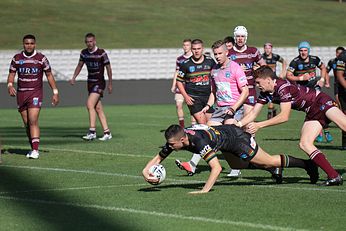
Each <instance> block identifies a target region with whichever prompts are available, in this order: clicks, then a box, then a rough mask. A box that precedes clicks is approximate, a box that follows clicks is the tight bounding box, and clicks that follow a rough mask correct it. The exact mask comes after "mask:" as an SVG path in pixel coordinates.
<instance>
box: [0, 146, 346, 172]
mask: <svg viewBox="0 0 346 231" xmlns="http://www.w3.org/2000/svg"><path fill="white" fill-rule="evenodd" d="M6 147H7V148H28V147H27V146H6ZM42 150H43V151H44V150H48V151H49V150H52V151H61V152H67V153H68V152H74V153H88V154H96V155H105V156H124V157H135V158H137V157H140V158H153V157H154V155H155V154H153V155H152V156H147V155H137V154H130V153H128V154H126V153H116V152H100V151H87V150H80V149H65V148H51V147H49V148H44V149H42ZM166 159H171V160H175V159H177V158H175V157H171V156H168V157H167V158H166ZM333 166H336V167H344V168H346V166H345V165H333Z"/></svg>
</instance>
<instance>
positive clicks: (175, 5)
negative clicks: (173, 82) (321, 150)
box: [0, 0, 346, 49]
mask: <svg viewBox="0 0 346 231" xmlns="http://www.w3.org/2000/svg"><path fill="white" fill-rule="evenodd" d="M0 8H1V9H6V10H3V11H2V12H1V15H0V27H1V29H2V33H1V34H0V40H1V43H0V49H21V47H22V42H21V39H22V37H23V35H24V34H27V33H33V34H35V35H36V36H37V38H38V49H71V48H77V49H80V48H81V47H83V46H84V45H83V36H84V35H85V34H86V33H87V32H90V31H91V32H94V33H95V34H96V35H97V38H98V43H99V44H100V46H102V47H105V48H108V49H110V48H154V47H164V48H165V47H180V46H181V41H182V40H183V39H184V38H186V37H191V38H201V39H203V40H204V41H205V43H206V47H210V46H211V44H212V43H213V42H214V41H216V40H218V39H223V38H224V37H225V36H227V35H232V34H233V29H234V27H235V26H237V25H245V26H246V27H247V29H248V30H249V39H248V43H249V44H251V45H256V46H262V45H263V43H265V42H268V41H270V42H272V43H273V44H274V46H297V44H298V43H299V42H300V41H302V40H308V41H310V42H311V45H312V46H340V45H345V39H344V38H345V36H346V31H345V30H342V29H340V28H345V27H346V20H342V19H343V18H344V15H345V11H346V4H345V3H342V4H340V3H339V2H338V1H337V0H305V1H300V0H290V1H284V0H279V1H278V0H266V1H255V0H248V1H242V0H232V1H229V0H215V1H208V0H199V1H196V0H194V1H184V0H175V1H169V0H160V1H155V0H128V1H124V0H97V1H91V0H85V1H82V0H61V1H53V0H47V1H39V0H31V1H24V0H15V1H14V0H2V1H0Z"/></svg>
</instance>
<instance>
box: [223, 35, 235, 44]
mask: <svg viewBox="0 0 346 231" xmlns="http://www.w3.org/2000/svg"><path fill="white" fill-rule="evenodd" d="M223 42H224V43H232V44H233V45H234V43H235V41H234V38H233V37H232V36H227V37H225V38H224V39H223Z"/></svg>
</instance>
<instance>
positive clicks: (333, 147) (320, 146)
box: [315, 144, 345, 152]
mask: <svg viewBox="0 0 346 231" xmlns="http://www.w3.org/2000/svg"><path fill="white" fill-rule="evenodd" d="M315 146H316V148H318V149H321V150H338V151H344V152H345V150H341V146H336V145H319V144H318V145H315Z"/></svg>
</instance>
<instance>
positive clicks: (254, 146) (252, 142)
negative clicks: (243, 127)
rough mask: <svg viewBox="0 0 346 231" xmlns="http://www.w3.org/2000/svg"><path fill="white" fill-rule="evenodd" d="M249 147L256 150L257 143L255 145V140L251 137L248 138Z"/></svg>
mask: <svg viewBox="0 0 346 231" xmlns="http://www.w3.org/2000/svg"><path fill="white" fill-rule="evenodd" d="M250 146H251V148H252V149H256V146H257V143H256V140H255V138H254V137H253V136H251V138H250Z"/></svg>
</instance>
